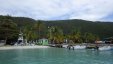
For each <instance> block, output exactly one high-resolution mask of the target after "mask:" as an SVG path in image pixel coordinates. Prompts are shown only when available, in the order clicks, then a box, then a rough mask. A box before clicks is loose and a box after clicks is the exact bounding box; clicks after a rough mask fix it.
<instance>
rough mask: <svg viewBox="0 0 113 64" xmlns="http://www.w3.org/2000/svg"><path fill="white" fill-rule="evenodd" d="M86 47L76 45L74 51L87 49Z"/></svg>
mask: <svg viewBox="0 0 113 64" xmlns="http://www.w3.org/2000/svg"><path fill="white" fill-rule="evenodd" d="M85 48H86V46H83V45H76V46H74V49H85Z"/></svg>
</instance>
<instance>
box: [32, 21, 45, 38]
mask: <svg viewBox="0 0 113 64" xmlns="http://www.w3.org/2000/svg"><path fill="white" fill-rule="evenodd" d="M43 28H44V24H43V23H42V21H40V20H38V21H37V22H36V23H35V24H34V28H33V29H34V30H35V31H37V32H38V36H39V37H38V38H40V35H41V30H43Z"/></svg>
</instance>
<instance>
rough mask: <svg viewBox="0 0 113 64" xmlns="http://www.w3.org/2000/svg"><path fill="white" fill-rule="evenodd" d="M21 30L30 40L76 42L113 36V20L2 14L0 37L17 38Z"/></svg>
mask: <svg viewBox="0 0 113 64" xmlns="http://www.w3.org/2000/svg"><path fill="white" fill-rule="evenodd" d="M20 30H21V31H22V32H23V33H24V38H26V39H27V40H28V41H35V40H37V39H40V38H48V39H49V40H50V41H51V42H54V43H63V42H64V39H69V40H73V42H74V43H82V42H94V41H95V40H99V39H103V38H106V37H111V36H113V22H92V21H86V20H80V19H74V20H58V21H42V20H34V19H31V18H25V17H11V16H0V39H4V40H6V41H7V40H11V41H13V40H17V38H18V34H19V31H20ZM11 41H10V42H11Z"/></svg>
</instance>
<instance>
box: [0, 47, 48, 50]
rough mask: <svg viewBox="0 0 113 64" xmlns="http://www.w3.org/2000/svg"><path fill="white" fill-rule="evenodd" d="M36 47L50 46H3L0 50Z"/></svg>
mask: <svg viewBox="0 0 113 64" xmlns="http://www.w3.org/2000/svg"><path fill="white" fill-rule="evenodd" d="M34 48H49V46H2V47H0V50H9V49H34Z"/></svg>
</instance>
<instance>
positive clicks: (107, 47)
mask: <svg viewBox="0 0 113 64" xmlns="http://www.w3.org/2000/svg"><path fill="white" fill-rule="evenodd" d="M99 50H111V46H103V47H99Z"/></svg>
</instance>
